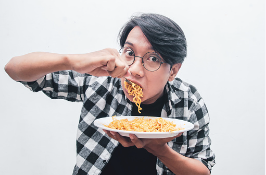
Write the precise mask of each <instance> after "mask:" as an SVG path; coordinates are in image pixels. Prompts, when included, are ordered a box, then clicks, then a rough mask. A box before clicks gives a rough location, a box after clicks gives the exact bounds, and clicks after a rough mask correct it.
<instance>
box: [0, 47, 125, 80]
mask: <svg viewBox="0 0 266 175" xmlns="http://www.w3.org/2000/svg"><path fill="white" fill-rule="evenodd" d="M128 68H129V66H128V65H127V64H126V63H125V62H123V61H122V60H121V58H120V55H119V53H118V51H117V50H115V49H103V50H100V51H96V52H91V53H87V54H69V55H63V54H56V53H46V52H33V53H29V54H26V55H22V56H16V57H14V58H12V59H11V60H10V61H9V62H8V63H7V64H6V66H5V70H6V72H7V73H8V75H9V76H10V77H11V78H12V79H14V80H15V81H28V82H29V81H35V80H37V79H39V78H41V77H43V76H44V75H46V74H48V73H52V72H56V71H62V70H74V71H77V72H79V73H88V74H90V75H94V76H112V77H118V78H121V77H122V76H124V75H125V74H126V73H127V72H128Z"/></svg>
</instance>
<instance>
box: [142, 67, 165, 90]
mask: <svg viewBox="0 0 266 175" xmlns="http://www.w3.org/2000/svg"><path fill="white" fill-rule="evenodd" d="M152 73H155V72H152ZM162 75H164V76H162ZM168 78H169V73H168V72H158V73H156V74H152V75H151V76H149V77H147V83H146V85H147V86H146V87H147V88H146V89H145V94H146V93H147V94H156V93H158V92H160V91H162V89H163V88H164V86H165V84H166V82H167V81H168Z"/></svg>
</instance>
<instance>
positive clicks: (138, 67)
mask: <svg viewBox="0 0 266 175" xmlns="http://www.w3.org/2000/svg"><path fill="white" fill-rule="evenodd" d="M129 71H130V72H131V74H132V75H133V76H135V77H143V76H144V67H143V63H142V58H141V57H135V61H134V63H133V64H132V65H131V66H130V67H129Z"/></svg>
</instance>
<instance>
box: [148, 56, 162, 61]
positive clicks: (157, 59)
mask: <svg viewBox="0 0 266 175" xmlns="http://www.w3.org/2000/svg"><path fill="white" fill-rule="evenodd" d="M148 61H151V62H160V58H158V57H156V56H150V57H149V58H148Z"/></svg>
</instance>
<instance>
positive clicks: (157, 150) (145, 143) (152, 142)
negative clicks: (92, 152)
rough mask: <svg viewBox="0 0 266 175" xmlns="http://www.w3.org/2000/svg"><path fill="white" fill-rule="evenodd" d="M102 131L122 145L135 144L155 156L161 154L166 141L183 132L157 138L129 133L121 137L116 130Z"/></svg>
mask: <svg viewBox="0 0 266 175" xmlns="http://www.w3.org/2000/svg"><path fill="white" fill-rule="evenodd" d="M104 132H105V133H106V134H107V135H108V136H109V137H111V138H113V139H115V140H117V141H118V142H119V143H121V145H122V146H124V147H130V146H136V147H137V148H145V149H146V150H147V151H148V152H150V153H152V154H153V155H155V156H157V157H158V156H159V155H160V154H163V149H164V148H165V146H167V142H170V141H171V140H173V139H175V138H177V137H179V136H181V135H182V134H183V133H179V134H178V135H177V136H174V137H168V138H158V139H144V138H138V137H137V136H136V135H134V134H130V135H129V137H123V136H121V135H120V134H119V133H117V132H112V131H107V130H104Z"/></svg>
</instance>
